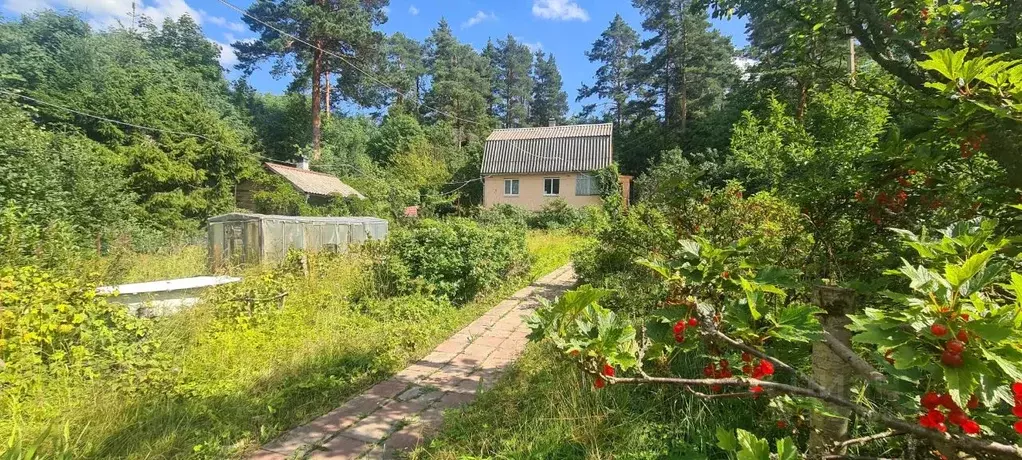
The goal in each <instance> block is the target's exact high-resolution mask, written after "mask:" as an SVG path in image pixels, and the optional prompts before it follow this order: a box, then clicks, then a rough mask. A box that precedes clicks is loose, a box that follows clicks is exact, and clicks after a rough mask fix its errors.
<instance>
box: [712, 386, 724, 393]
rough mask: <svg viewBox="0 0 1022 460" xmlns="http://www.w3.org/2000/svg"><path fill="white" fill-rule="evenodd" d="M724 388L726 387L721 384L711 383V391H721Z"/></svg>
mask: <svg viewBox="0 0 1022 460" xmlns="http://www.w3.org/2000/svg"><path fill="white" fill-rule="evenodd" d="M723 389H724V387H722V386H720V385H710V391H712V392H714V393H720V391H721V390H723Z"/></svg>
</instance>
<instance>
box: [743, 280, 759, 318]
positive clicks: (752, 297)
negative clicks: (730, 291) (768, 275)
mask: <svg viewBox="0 0 1022 460" xmlns="http://www.w3.org/2000/svg"><path fill="white" fill-rule="evenodd" d="M741 284H742V289H743V290H744V291H745V297H746V299H747V300H748V301H749V314H751V315H752V319H753V320H758V319H760V318H762V317H763V315H762V314H761V313H760V312H759V304H761V303H762V302H763V292H761V291H759V290H758V289H756V288H755V287H754V286H753V285H752V283H750V282H749V280H747V279H745V278H741Z"/></svg>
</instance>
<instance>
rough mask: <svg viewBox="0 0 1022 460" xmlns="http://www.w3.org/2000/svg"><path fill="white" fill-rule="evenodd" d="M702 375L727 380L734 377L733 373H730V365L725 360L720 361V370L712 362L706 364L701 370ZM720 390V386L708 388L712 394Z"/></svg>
mask: <svg viewBox="0 0 1022 460" xmlns="http://www.w3.org/2000/svg"><path fill="white" fill-rule="evenodd" d="M703 375H705V376H706V377H708V378H714V379H729V378H731V377H734V376H735V374H734V372H732V371H731V363H729V362H728V360H726V359H721V360H720V368H717V365H716V364H715V363H713V362H711V363H710V364H707V365H706V367H704V368H703ZM722 389H723V388H721V386H720V385H711V386H710V390H711V391H714V392H720V391H721V390H722Z"/></svg>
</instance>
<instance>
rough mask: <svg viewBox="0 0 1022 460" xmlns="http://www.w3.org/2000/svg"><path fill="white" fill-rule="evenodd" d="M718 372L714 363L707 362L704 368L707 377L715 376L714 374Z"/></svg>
mask: <svg viewBox="0 0 1022 460" xmlns="http://www.w3.org/2000/svg"><path fill="white" fill-rule="evenodd" d="M716 373H717V368H716V367H714V365H713V363H710V364H707V365H706V367H704V368H703V375H705V376H707V377H713V376H714V374H716Z"/></svg>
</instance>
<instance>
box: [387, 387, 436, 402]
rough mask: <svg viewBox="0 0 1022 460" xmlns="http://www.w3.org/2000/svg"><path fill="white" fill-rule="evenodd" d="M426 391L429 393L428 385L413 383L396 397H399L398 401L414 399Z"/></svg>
mask: <svg viewBox="0 0 1022 460" xmlns="http://www.w3.org/2000/svg"><path fill="white" fill-rule="evenodd" d="M426 393H429V389H428V388H427V387H423V386H419V385H413V386H412V387H411V388H409V389H407V390H405V391H404V392H403V393H401V394H399V395H397V397H396V398H395V399H397V400H398V401H410V400H413V399H417V398H419V397H421V396H422V395H424V394H426Z"/></svg>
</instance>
